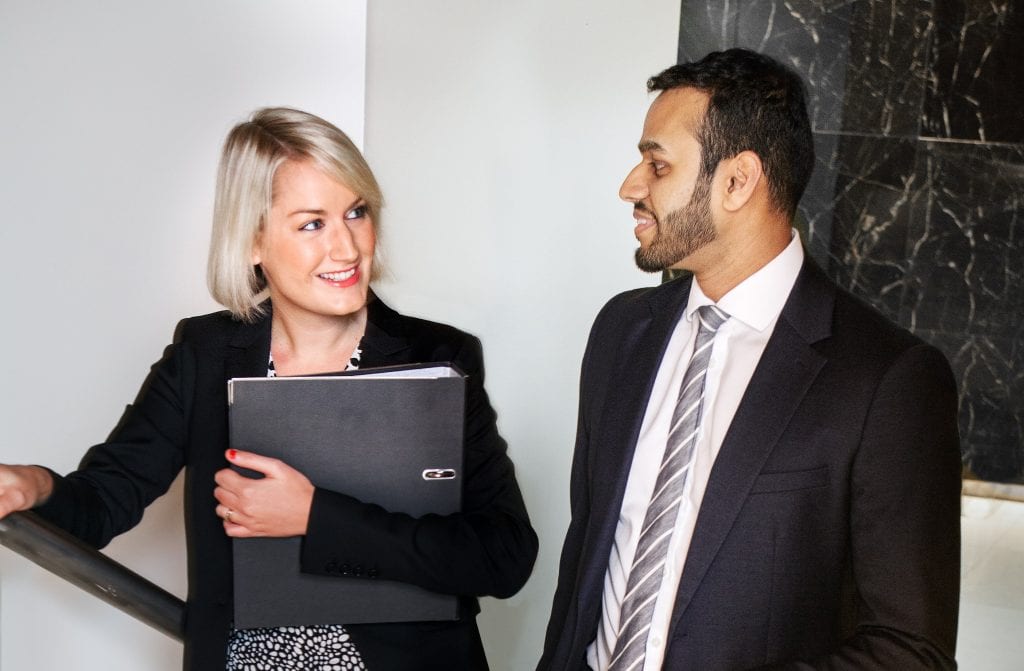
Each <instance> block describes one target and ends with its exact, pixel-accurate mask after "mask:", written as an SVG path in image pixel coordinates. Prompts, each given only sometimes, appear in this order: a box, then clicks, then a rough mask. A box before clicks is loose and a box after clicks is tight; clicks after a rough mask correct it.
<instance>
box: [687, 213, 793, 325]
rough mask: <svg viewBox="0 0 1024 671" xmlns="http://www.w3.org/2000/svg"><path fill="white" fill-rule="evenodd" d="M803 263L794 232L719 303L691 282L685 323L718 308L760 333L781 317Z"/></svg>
mask: <svg viewBox="0 0 1024 671" xmlns="http://www.w3.org/2000/svg"><path fill="white" fill-rule="evenodd" d="M803 263H804V248H803V245H802V244H801V243H800V235H799V234H798V233H797V231H796V229H793V230H792V234H791V238H790V240H789V244H788V245H786V248H785V249H783V250H782V251H781V252H780V253H779V255H778V256H776V257H775V258H774V259H772V260H771V261H769V262H768V263H766V264H765V265H764V266H762V267H761V268H760V269H759V270H758V271H757V272H756V273H754V274H753V275H751V276H750V277H748V278H747V279H745V280H743V281H742V282H740V283H739V284H737V285H736V286H735V287H733V288H732V290H731V291H729V293H727V294H726V295H724V296H722V298H721V299H720V300H719V301H718V303H715V302H714V301H712V300H711V299H710V298H708V297H707V296H706V295H705V294H704V292H703V291H701V288H700V286H699V285H698V284H697V282H696V280H694V281H693V282H691V283H690V297H689V300H688V301H687V303H686V319H687V321H693V315H694V313H695V312H696V311H697V308H699V307H701V306H704V305H718V307H720V308H722V309H723V310H725V311H726V312H727V313H728V314H729V316H730V317H732V318H733V319H737V320H739V321H741V322H743V323H744V324H746V325H747V326H749V327H750V328H752V329H755V330H757V331H763V330H765V329H766V328H768V327H769V326H770V325H771V324H772V322H774V321H775V319H776V318H778V316H779V314H781V312H782V307H783V306H784V305H785V304H786V299H788V298H789V292H790V291H791V290H792V289H793V284H794V283H796V277H797V275H799V274H800V268H801V267H802V266H803Z"/></svg>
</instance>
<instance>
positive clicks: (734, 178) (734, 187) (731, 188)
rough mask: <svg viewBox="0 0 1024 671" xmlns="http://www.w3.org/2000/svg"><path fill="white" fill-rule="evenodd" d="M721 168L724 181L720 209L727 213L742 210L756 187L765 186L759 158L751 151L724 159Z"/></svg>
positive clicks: (762, 168)
mask: <svg viewBox="0 0 1024 671" xmlns="http://www.w3.org/2000/svg"><path fill="white" fill-rule="evenodd" d="M721 168H722V173H723V175H722V176H723V177H724V181H725V192H724V193H723V194H722V207H723V208H724V209H725V210H726V211H727V212H736V211H738V210H740V209H742V208H743V207H744V206H745V205H746V204H747V203H748V202H750V199H751V198H753V197H754V193H755V192H756V191H757V190H758V186H759V185H765V181H764V167H763V166H762V164H761V157H760V156H758V155H757V154H755V153H754V152H752V151H749V150H748V151H741V152H740V153H738V154H736V155H735V156H733V157H732V158H729V159H726V160H725V161H723V163H722V165H721Z"/></svg>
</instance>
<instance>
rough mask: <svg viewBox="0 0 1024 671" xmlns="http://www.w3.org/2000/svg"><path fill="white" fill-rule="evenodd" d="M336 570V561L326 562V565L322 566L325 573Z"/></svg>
mask: <svg viewBox="0 0 1024 671" xmlns="http://www.w3.org/2000/svg"><path fill="white" fill-rule="evenodd" d="M337 570H338V562H333V561H331V562H327V566H324V571H326V572H327V573H334V572H335V571H337Z"/></svg>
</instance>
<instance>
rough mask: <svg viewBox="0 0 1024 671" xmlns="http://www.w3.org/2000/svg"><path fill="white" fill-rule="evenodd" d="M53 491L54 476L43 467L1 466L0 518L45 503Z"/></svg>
mask: <svg viewBox="0 0 1024 671" xmlns="http://www.w3.org/2000/svg"><path fill="white" fill-rule="evenodd" d="M52 491H53V476H51V475H50V472H49V471H48V470H46V469H45V468H42V467H41V466H11V465H7V464H0V518H4V517H7V515H9V514H11V513H13V512H15V511H18V510H28V509H29V508H34V507H36V506H37V505H39V504H41V503H44V502H45V501H46V499H48V498H49V497H50V492H52Z"/></svg>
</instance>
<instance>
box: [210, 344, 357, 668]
mask: <svg viewBox="0 0 1024 671" xmlns="http://www.w3.org/2000/svg"><path fill="white" fill-rule="evenodd" d="M362 353H363V352H362V350H361V349H360V348H359V347H356V350H355V351H354V352H352V357H351V358H350V359H349V362H348V366H346V367H345V370H357V369H358V368H359V361H360V358H361V357H362ZM267 377H276V373H275V372H274V357H273V355H271V356H270V358H269V360H268V361H267ZM277 669H304V670H308V671H366V666H365V665H364V664H363V659H362V657H361V656H360V655H359V651H358V650H357V649H356V646H355V644H354V643H352V639H351V638H350V637H349V634H348V632H347V631H346V630H345V627H344V626H342V625H340V624H318V625H299V626H295V627H276V628H269V629H232V630H231V636H230V637H229V638H228V650H227V666H226V671H264V670H267V671H271V670H274V671H276V670H277Z"/></svg>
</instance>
